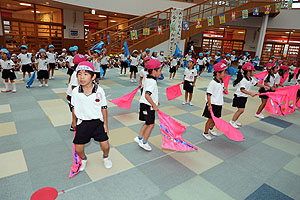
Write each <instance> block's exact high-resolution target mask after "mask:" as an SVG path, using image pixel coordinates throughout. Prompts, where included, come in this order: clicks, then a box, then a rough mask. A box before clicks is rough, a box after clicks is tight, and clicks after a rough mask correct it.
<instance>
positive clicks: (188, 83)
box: [182, 58, 197, 106]
mask: <svg viewBox="0 0 300 200" xmlns="http://www.w3.org/2000/svg"><path fill="white" fill-rule="evenodd" d="M196 62H197V61H196V59H195V58H191V59H190V60H188V65H187V66H188V67H187V68H185V71H184V83H183V89H184V90H185V101H184V102H182V105H185V104H187V103H189V105H190V106H193V104H192V97H193V91H194V87H195V85H196V80H197V70H196V69H195V68H194V66H195V65H196ZM188 96H189V101H187V100H188Z"/></svg>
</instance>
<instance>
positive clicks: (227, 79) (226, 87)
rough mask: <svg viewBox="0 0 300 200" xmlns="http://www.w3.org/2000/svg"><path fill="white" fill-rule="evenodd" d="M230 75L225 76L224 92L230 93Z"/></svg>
mask: <svg viewBox="0 0 300 200" xmlns="http://www.w3.org/2000/svg"><path fill="white" fill-rule="evenodd" d="M230 77H231V76H230V75H226V76H225V78H223V82H224V90H223V94H225V95H228V94H229V93H228V85H229V81H230Z"/></svg>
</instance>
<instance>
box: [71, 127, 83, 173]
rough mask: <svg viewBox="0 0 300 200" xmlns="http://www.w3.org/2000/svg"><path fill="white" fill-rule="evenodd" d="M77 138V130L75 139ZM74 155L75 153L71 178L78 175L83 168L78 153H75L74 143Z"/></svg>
mask: <svg viewBox="0 0 300 200" xmlns="http://www.w3.org/2000/svg"><path fill="white" fill-rule="evenodd" d="M75 136H76V129H75V131H74V138H75ZM72 153H73V166H72V167H71V170H70V175H69V178H72V177H73V176H75V175H76V174H78V173H79V169H80V167H81V158H80V157H79V156H78V155H77V153H76V151H75V144H74V143H73V149H72Z"/></svg>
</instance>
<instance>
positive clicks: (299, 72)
mask: <svg viewBox="0 0 300 200" xmlns="http://www.w3.org/2000/svg"><path fill="white" fill-rule="evenodd" d="M299 75H300V70H298V73H297V74H296V78H297V79H298V77H299Z"/></svg>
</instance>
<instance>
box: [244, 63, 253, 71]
mask: <svg viewBox="0 0 300 200" xmlns="http://www.w3.org/2000/svg"><path fill="white" fill-rule="evenodd" d="M242 69H243V70H246V71H250V70H253V71H254V70H255V68H254V66H253V64H252V63H251V62H247V63H245V64H244V65H243V67H242Z"/></svg>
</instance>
